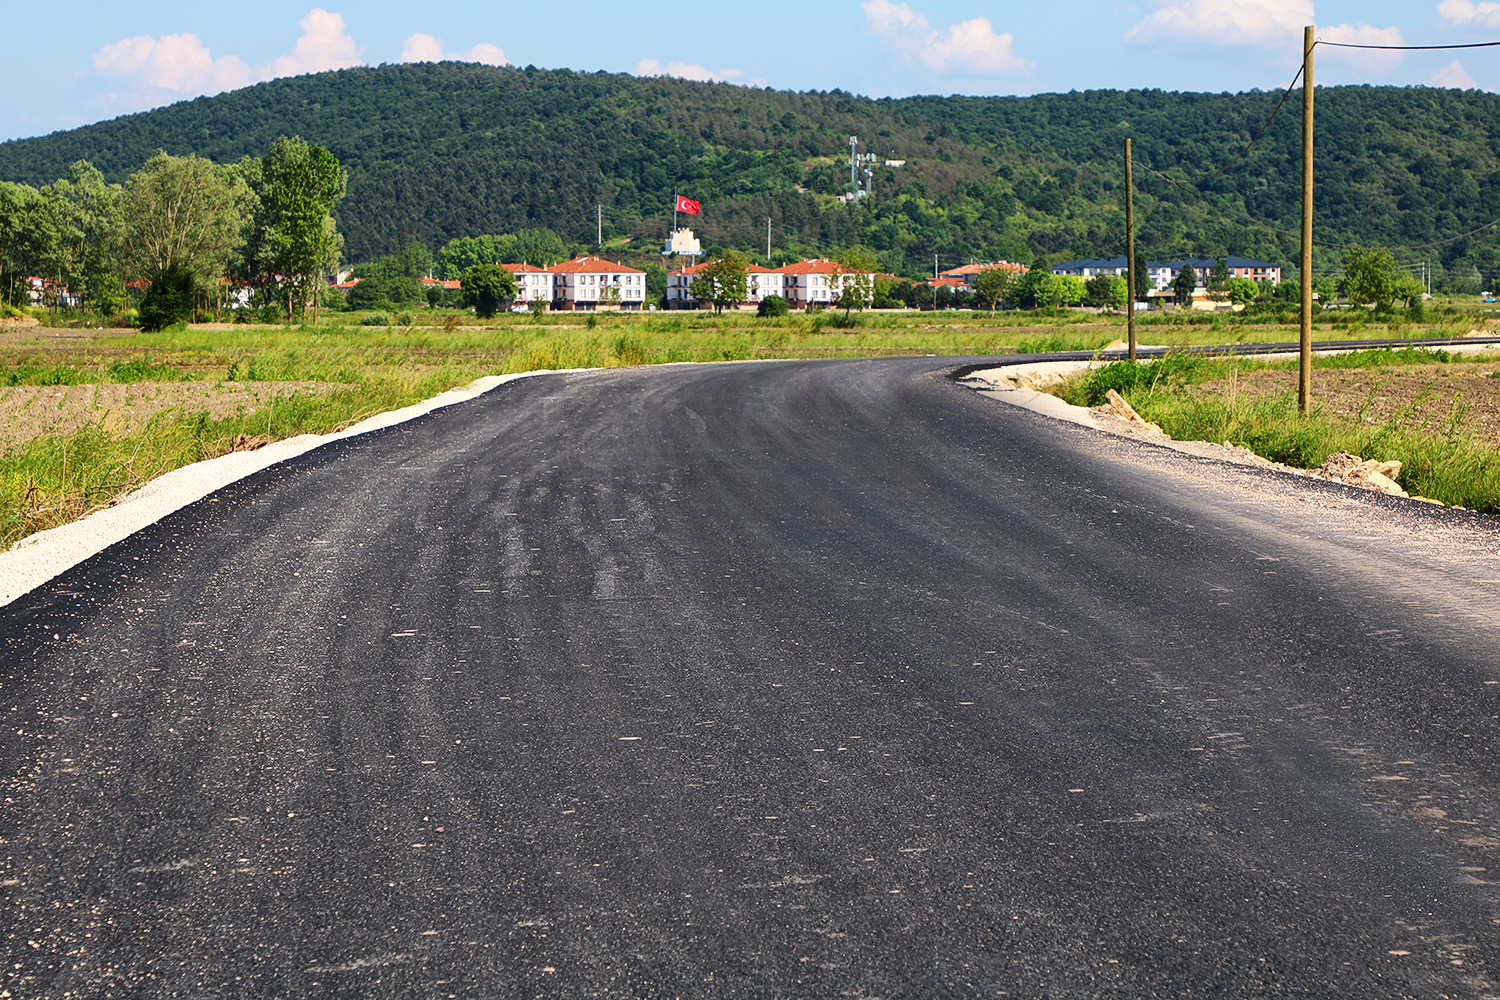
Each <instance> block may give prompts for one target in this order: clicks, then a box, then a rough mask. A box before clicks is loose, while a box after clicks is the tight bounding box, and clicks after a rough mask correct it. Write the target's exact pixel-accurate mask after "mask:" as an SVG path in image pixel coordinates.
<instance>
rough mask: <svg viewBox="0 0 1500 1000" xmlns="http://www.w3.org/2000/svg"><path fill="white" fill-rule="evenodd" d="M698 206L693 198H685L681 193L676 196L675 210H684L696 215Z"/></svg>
mask: <svg viewBox="0 0 1500 1000" xmlns="http://www.w3.org/2000/svg"><path fill="white" fill-rule="evenodd" d="M698 208H699V205H698V203H697V202H696V201H694V200H693V199H691V198H685V197H683V196H682V195H678V196H677V211H679V212H686V213H687V214H688V215H697V214H698Z"/></svg>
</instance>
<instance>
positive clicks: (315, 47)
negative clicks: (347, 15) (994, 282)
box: [266, 7, 364, 79]
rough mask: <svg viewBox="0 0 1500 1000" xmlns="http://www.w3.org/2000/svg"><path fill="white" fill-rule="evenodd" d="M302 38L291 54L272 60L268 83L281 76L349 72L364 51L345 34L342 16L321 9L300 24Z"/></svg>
mask: <svg viewBox="0 0 1500 1000" xmlns="http://www.w3.org/2000/svg"><path fill="white" fill-rule="evenodd" d="M297 26H298V27H300V28H301V29H302V35H301V36H300V37H299V38H298V39H297V45H296V47H295V48H293V49H292V51H291V54H289V55H284V56H279V57H277V58H276V59H273V60H271V65H270V69H269V73H268V75H267V77H266V79H272V78H275V77H278V76H296V75H298V74H300V73H321V72H323V71H324V70H330V69H346V68H348V67H350V66H358V65H359V64H360V63H361V62H362V60H361V59H360V56H362V55H364V50H363V49H361V48H360V47H359V46H357V45H355V44H354V39H352V38H350V37H349V35H348V33H347V32H346V31H345V30H344V17H343V15H342V14H330V13H329V12H328V11H326V10H324V9H323V8H321V7H314V8H313V9H312V10H310V11H308V12H307V16H306V17H304V18H303V19H302V20H300V21H298V22H297Z"/></svg>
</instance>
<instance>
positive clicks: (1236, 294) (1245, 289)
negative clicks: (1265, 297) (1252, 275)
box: [1224, 278, 1260, 306]
mask: <svg viewBox="0 0 1500 1000" xmlns="http://www.w3.org/2000/svg"><path fill="white" fill-rule="evenodd" d="M1224 292H1225V295H1227V296H1228V298H1229V301H1230V302H1233V303H1234V304H1235V305H1239V306H1244V305H1249V304H1250V303H1251V302H1254V301H1255V300H1256V298H1257V297H1258V296H1259V295H1260V285H1258V284H1257V283H1255V282H1254V281H1251V280H1250V279H1249V278H1230V279H1229V284H1228V285H1227V286H1226V287H1225V289H1224Z"/></svg>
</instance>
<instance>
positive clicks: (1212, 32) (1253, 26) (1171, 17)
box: [1125, 0, 1315, 51]
mask: <svg viewBox="0 0 1500 1000" xmlns="http://www.w3.org/2000/svg"><path fill="white" fill-rule="evenodd" d="M1314 23H1315V21H1314V18H1313V5H1312V0H1194V2H1190V3H1171V2H1168V3H1165V4H1163V5H1162V6H1161V7H1158V8H1157V9H1156V10H1155V11H1154V12H1152V14H1151V16H1150V17H1148V18H1146V19H1145V20H1142V21H1139V22H1137V23H1136V25H1135V26H1134V27H1132V28H1131V29H1130V30H1129V31H1128V32H1126V33H1125V38H1126V39H1127V40H1133V41H1142V42H1153V41H1158V40H1163V39H1175V40H1180V41H1191V42H1204V43H1207V44H1210V45H1261V46H1280V45H1287V44H1290V45H1291V46H1292V48H1293V50H1294V51H1295V49H1296V47H1297V43H1298V42H1299V41H1300V40H1301V35H1302V29H1303V28H1304V27H1305V26H1306V25H1309V24H1314Z"/></svg>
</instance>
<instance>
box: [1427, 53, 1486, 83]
mask: <svg viewBox="0 0 1500 1000" xmlns="http://www.w3.org/2000/svg"><path fill="white" fill-rule="evenodd" d="M1427 86H1429V87H1451V88H1452V89H1454V90H1478V89H1479V84H1477V83H1475V82H1474V78H1473V77H1472V76H1470V75H1469V73H1468V70H1466V69H1464V68H1463V65H1462V64H1461V63H1460V62H1459V61H1458V60H1457V59H1455V60H1453V61H1452V62H1451V63H1449V64H1448V65H1446V66H1444V67H1443V68H1442V69H1440V70H1437V71H1436V72H1434V73H1433V74H1432V75H1431V76H1429V77H1428V78H1427Z"/></svg>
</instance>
